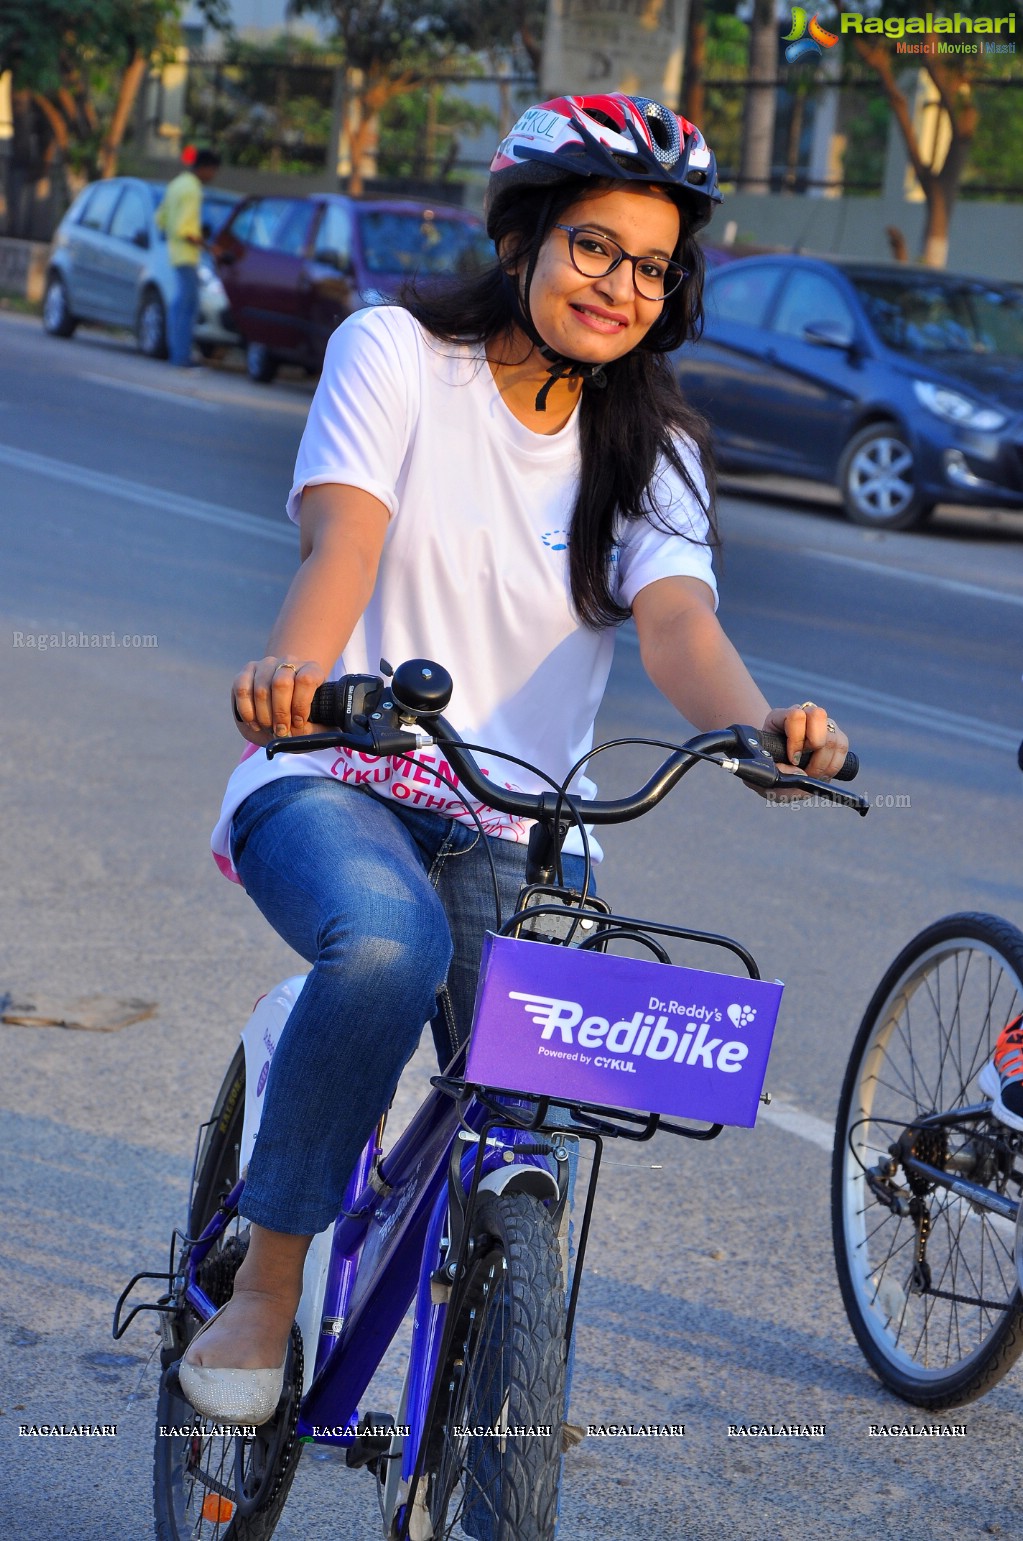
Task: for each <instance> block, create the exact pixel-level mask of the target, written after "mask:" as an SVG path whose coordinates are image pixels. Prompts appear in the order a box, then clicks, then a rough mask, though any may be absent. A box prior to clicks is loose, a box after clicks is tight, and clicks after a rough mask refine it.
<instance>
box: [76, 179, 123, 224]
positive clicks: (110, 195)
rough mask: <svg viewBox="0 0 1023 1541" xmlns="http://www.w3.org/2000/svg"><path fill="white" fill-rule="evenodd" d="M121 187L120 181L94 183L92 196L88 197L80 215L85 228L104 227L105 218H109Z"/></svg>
mask: <svg viewBox="0 0 1023 1541" xmlns="http://www.w3.org/2000/svg"><path fill="white" fill-rule="evenodd" d="M121 187H122V183H120V182H97V183H96V186H95V188H94V189H93V193H92V197H91V198H90V199H89V203H88V206H87V208H86V210H85V213H84V214H83V215H82V224H83V225H84V226H85V228H86V230H103V229H104V228H105V227H106V223H107V220H108V219H109V218H110V211H111V210H112V209H113V207H114V204H115V203H116V202H117V199H118V196H119V194H120V191H121Z"/></svg>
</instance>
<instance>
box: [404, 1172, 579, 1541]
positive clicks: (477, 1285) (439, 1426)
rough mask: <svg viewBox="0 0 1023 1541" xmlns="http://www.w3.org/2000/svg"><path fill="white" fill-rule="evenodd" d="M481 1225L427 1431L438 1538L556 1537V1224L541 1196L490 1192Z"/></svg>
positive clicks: (560, 1330)
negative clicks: (541, 1200)
mask: <svg viewBox="0 0 1023 1541" xmlns="http://www.w3.org/2000/svg"><path fill="white" fill-rule="evenodd" d="M473 1237H474V1241H475V1252H474V1255H473V1257H472V1260H471V1261H470V1263H469V1265H468V1269H467V1272H466V1276H465V1278H464V1279H463V1280H462V1281H461V1282H460V1283H459V1284H458V1285H456V1286H455V1288H454V1290H453V1291H452V1296H451V1300H450V1302H449V1304H448V1311H449V1312H450V1313H453V1315H454V1333H453V1336H452V1338H451V1349H450V1353H449V1355H448V1357H447V1359H446V1361H445V1362H444V1363H443V1364H441V1365H440V1366H439V1368H438V1371H437V1384H436V1392H437V1394H436V1395H435V1397H434V1398H432V1403H433V1409H434V1415H433V1418H432V1420H431V1421H429V1422H428V1424H427V1427H426V1428H425V1429H424V1431H423V1442H424V1447H425V1450H426V1478H425V1483H426V1489H425V1494H424V1495H423V1501H424V1502H425V1506H426V1508H427V1510H428V1512H429V1517H430V1524H431V1526H432V1535H433V1536H434V1538H436V1541H442V1538H446V1537H462V1536H467V1537H472V1538H473V1541H552V1538H553V1536H554V1530H555V1525H556V1522H557V1509H558V1484H559V1480H560V1475H561V1425H562V1421H563V1418H564V1400H565V1291H564V1285H563V1281H562V1273H561V1252H560V1249H559V1246H558V1236H557V1230H556V1227H555V1225H554V1222H553V1221H552V1219H551V1216H550V1214H549V1213H548V1211H547V1210H546V1209H545V1208H544V1206H543V1204H542V1203H540V1202H539V1200H537V1199H535V1198H532V1197H530V1196H528V1195H527V1194H524V1193H505V1194H494V1193H483V1194H481V1195H480V1200H479V1206H478V1209H477V1214H476V1222H475V1225H474V1227H473ZM421 1491H422V1490H421Z"/></svg>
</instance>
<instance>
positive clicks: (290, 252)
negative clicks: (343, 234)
mask: <svg viewBox="0 0 1023 1541" xmlns="http://www.w3.org/2000/svg"><path fill="white" fill-rule="evenodd" d="M315 212H316V205H315V204H314V203H296V204H295V206H294V208H292V209H290V210H289V211H288V213H287V214H285V215H284V216H283V218H282V219H281V220H279V222H278V224H277V227H276V229H275V230H274V236H273V249H274V251H279V252H284V253H285V254H286V255H287V256H289V257H301V255H302V253H303V252H304V251H305V248H306V243H307V241H308V239H309V227H310V226H311V224H312V222H313V215H314V214H315Z"/></svg>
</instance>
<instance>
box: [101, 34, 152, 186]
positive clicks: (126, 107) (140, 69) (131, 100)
mask: <svg viewBox="0 0 1023 1541" xmlns="http://www.w3.org/2000/svg"><path fill="white" fill-rule="evenodd" d="M147 62H148V61H147V60H146V57H145V55H144V54H141V53H136V54H135V56H134V58H133V59H132V61H131V63H130V64H129V65H128V68H127V69H126V70H125V72H124V74H123V75H122V77H121V86H120V90H119V91H118V93H117V103H116V105H115V107H114V113H113V117H112V118H111V119H110V127H109V128H108V129H107V131H106V133H105V134H104V136H103V143H102V145H101V146H100V152H99V174H100V176H101V177H115V176H116V175H117V157H118V155H119V154H120V150H121V141H122V140H123V139H124V131H125V129H126V128H127V126H128V119H129V118H130V117H131V110H132V108H133V107H134V105H135V99H136V97H137V96H138V94H139V87H140V86H141V84H142V82H143V80H144V79H145V78H146V68H147Z"/></svg>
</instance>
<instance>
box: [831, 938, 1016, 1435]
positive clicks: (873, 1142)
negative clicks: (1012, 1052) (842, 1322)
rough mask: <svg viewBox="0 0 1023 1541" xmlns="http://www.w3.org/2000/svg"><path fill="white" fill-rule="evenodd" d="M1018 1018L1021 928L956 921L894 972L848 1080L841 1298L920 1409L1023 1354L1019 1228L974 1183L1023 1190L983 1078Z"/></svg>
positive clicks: (979, 1386) (871, 1013)
mask: <svg viewBox="0 0 1023 1541" xmlns="http://www.w3.org/2000/svg"><path fill="white" fill-rule="evenodd" d="M1021 1011H1023V933H1021V932H1019V931H1018V930H1017V929H1016V927H1015V926H1012V925H1010V924H1009V923H1008V922H1007V921H1004V920H1000V919H998V918H997V917H996V916H993V915H950V916H947V917H946V918H945V919H944V920H939V921H937V922H936V923H935V924H934V925H932V926H929V927H928V928H927V929H926V930H925V931H922V932H921V933H920V935H919V936H917V937H915V938H914V939H913V941H912V942H910V943H909V945H908V946H907V947H906V948H904V949H903V951H902V952H901V953H900V954H899V956H898V957H897V958H896V959H895V962H894V963H893V964H892V965H891V967H890V968H889V970H888V972H887V973H886V974H885V976H884V978H883V979H882V981H881V983H880V985H879V986H878V988H877V990H876V992H875V994H874V997H873V999H872V1001H871V1002H870V1005H869V1006H868V1008H867V1012H866V1015H865V1017H864V1019H863V1022H862V1023H861V1025H860V1029H859V1032H858V1034H857V1037H856V1041H855V1044H854V1046H853V1051H852V1055H851V1057H850V1060H849V1067H848V1069H847V1071H846V1076H845V1084H844V1086H843V1088H842V1097H841V1101H840V1103H839V1110H838V1123H837V1129H836V1138H835V1155H834V1164H833V1167H832V1189H831V1206H832V1227H833V1234H834V1246H835V1263H836V1266H837V1269H838V1279H839V1284H840V1286H841V1290H842V1299H843V1301H844V1303H845V1308H846V1311H847V1313H848V1316H849V1321H850V1323H851V1325H852V1329H853V1332H854V1333H855V1335H856V1339H857V1341H858V1343H859V1345H860V1347H861V1349H862V1350H863V1352H864V1354H865V1355H866V1357H867V1359H868V1361H869V1362H870V1364H871V1365H872V1366H873V1368H874V1370H875V1371H876V1372H877V1374H878V1375H879V1376H880V1378H881V1380H882V1381H883V1382H884V1383H885V1385H886V1386H887V1387H889V1389H890V1390H891V1391H893V1392H894V1393H895V1394H896V1396H899V1397H902V1398H903V1399H904V1400H905V1401H908V1402H912V1403H915V1404H916V1405H917V1406H919V1407H927V1408H931V1409H934V1410H938V1409H941V1408H944V1407H954V1406H956V1405H958V1404H960V1403H963V1402H969V1401H972V1400H973V1398H974V1397H977V1396H980V1395H981V1394H982V1393H983V1392H985V1391H987V1390H989V1389H990V1387H991V1386H993V1385H994V1384H995V1382H996V1381H998V1380H999V1379H1000V1378H1001V1376H1002V1375H1004V1374H1005V1372H1006V1370H1008V1369H1009V1368H1010V1366H1011V1365H1012V1364H1014V1363H1015V1361H1016V1359H1018V1358H1019V1355H1020V1353H1021V1352H1023V1299H1021V1296H1020V1291H1019V1287H1018V1284H1017V1277H1016V1267H1015V1262H1014V1258H1013V1241H1014V1227H1013V1223H1012V1221H1011V1219H1008V1218H1006V1217H1003V1216H1002V1215H999V1214H995V1213H993V1212H992V1211H991V1210H990V1209H987V1208H984V1207H983V1205H982V1204H980V1203H978V1202H976V1197H977V1196H978V1195H976V1189H975V1188H974V1189H973V1190H971V1189H970V1188H968V1187H967V1184H970V1185H978V1186H979V1187H981V1188H986V1189H988V1190H990V1191H994V1192H997V1193H998V1194H1000V1195H1001V1196H1002V1197H1003V1199H1007V1200H1009V1201H1010V1202H1015V1201H1018V1200H1019V1197H1020V1188H1021V1183H1023V1171H1021V1167H1023V1161H1021V1160H1020V1152H1021V1150H1023V1136H1021V1135H1019V1134H1017V1133H1015V1132H1014V1131H1013V1130H1011V1129H1007V1128H1005V1127H1004V1125H1002V1124H1001V1123H999V1122H998V1120H997V1119H995V1118H993V1117H991V1116H990V1113H989V1112H988V1111H987V1102H986V1099H985V1096H984V1093H983V1092H982V1091H981V1089H980V1087H979V1085H978V1080H977V1078H978V1076H979V1074H980V1072H981V1070H982V1069H983V1068H984V1066H985V1064H987V1062H988V1060H989V1059H990V1058H991V1054H992V1051H993V1050H994V1046H995V1043H996V1041H997V1039H998V1035H999V1033H1000V1032H1001V1030H1002V1028H1004V1027H1005V1026H1006V1025H1007V1023H1009V1022H1011V1021H1012V1020H1013V1019H1014V1018H1015V1017H1016V1016H1018V1015H1019V1014H1020V1012H1021ZM960 1110H962V1112H961V1116H956V1115H957V1113H959V1111H960ZM934 1114H945V1115H950V1116H949V1117H947V1118H944V1119H942V1120H940V1121H939V1120H935V1119H934V1118H933V1115H934ZM907 1158H908V1159H916V1160H918V1161H921V1162H926V1163H927V1165H928V1166H930V1167H932V1168H937V1169H939V1170H941V1171H943V1172H945V1173H948V1174H949V1176H950V1177H951V1178H952V1179H953V1180H955V1181H959V1182H960V1193H959V1194H956V1193H953V1192H952V1190H951V1188H950V1187H947V1186H945V1185H944V1184H943V1183H938V1182H932V1181H928V1180H927V1179H926V1178H925V1177H924V1176H923V1174H921V1173H919V1172H916V1171H913V1170H912V1169H910V1168H907V1167H906V1166H905V1165H904V1162H905V1160H906V1159H907ZM971 1191H973V1193H974V1200H973V1201H971V1197H970V1193H971Z"/></svg>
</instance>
